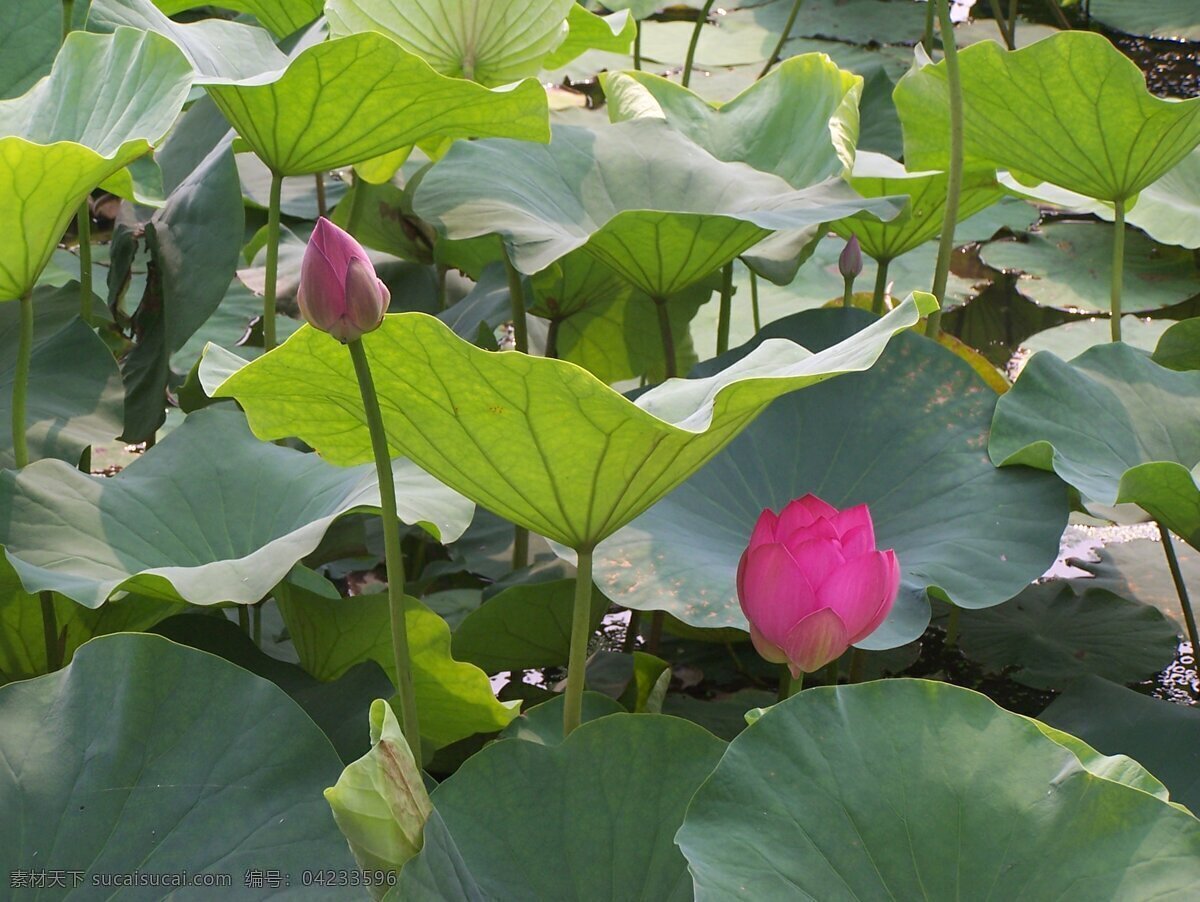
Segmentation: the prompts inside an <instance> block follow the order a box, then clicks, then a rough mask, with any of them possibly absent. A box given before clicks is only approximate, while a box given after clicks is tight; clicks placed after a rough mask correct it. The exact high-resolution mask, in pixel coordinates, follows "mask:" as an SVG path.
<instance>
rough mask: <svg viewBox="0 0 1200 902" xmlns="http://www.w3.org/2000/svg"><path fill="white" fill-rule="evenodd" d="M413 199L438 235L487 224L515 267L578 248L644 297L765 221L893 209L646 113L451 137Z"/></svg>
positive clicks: (764, 227)
mask: <svg viewBox="0 0 1200 902" xmlns="http://www.w3.org/2000/svg"><path fill="white" fill-rule="evenodd" d="M496 172H504V173H506V176H507V177H506V178H505V179H503V180H497V179H495V178H493V177H492V174H493V173H496ZM413 206H414V209H415V210H416V212H417V214H418V215H420V216H421V217H422V218H423V219H426V220H427V221H429V222H432V223H433V224H434V225H435V226H437V228H438V229H439V230H440V231H441V232H443V234H445V235H446V236H447V237H448V238H452V239H462V238H475V237H477V236H480V235H487V234H489V233H496V234H499V235H500V236H501V238H502V239H503V240H504V242H505V244H506V245H507V247H508V250H509V253H510V255H511V257H512V260H513V263H514V265H515V266H516V267H517V268H518V269H519V270H520V271H521V272H524V273H528V274H532V273H536V272H540V271H541V270H543V269H545V268H546V267H547V266H549V265H550V264H551V263H554V262H555V261H556V260H559V259H561V258H562V257H565V256H566V255H567V254H568V253H570V252H571V251H573V250H575V249H576V248H580V247H584V248H586V249H587V251H588V252H589V253H591V254H594V255H595V256H596V257H598V258H599V259H600V260H602V261H603V262H605V263H607V264H608V265H609V266H610V267H612V268H613V269H614V270H616V271H617V272H619V273H621V274H622V275H623V276H625V278H627V279H629V280H630V281H631V282H633V283H634V284H635V285H637V286H638V287H639V288H641V289H642V290H643V291H645V292H646V293H647V294H649V295H650V296H651V297H655V298H664V297H667V296H669V295H672V294H675V293H677V292H680V291H682V290H683V289H685V288H687V287H688V286H689V285H692V284H694V283H696V282H698V281H700V280H701V279H703V278H704V277H705V276H707V275H709V274H710V273H712V272H715V271H716V270H718V269H720V268H721V267H722V266H723V265H725V264H726V263H728V262H729V261H730V260H732V259H733V258H734V257H736V256H738V255H739V254H740V253H742V252H743V251H746V250H748V249H749V248H750V247H752V246H753V245H754V244H756V243H757V242H759V241H761V240H762V239H763V238H765V237H767V236H768V235H769V234H771V232H772V231H775V230H778V229H804V228H808V227H810V226H814V225H817V224H819V223H821V222H826V221H829V220H833V219H840V218H842V217H843V216H849V215H851V214H853V213H858V212H862V211H868V212H871V213H873V214H876V215H880V216H891V215H892V214H893V213H894V211H895V208H894V207H893V206H892V204H890V203H889V202H888V201H886V200H882V199H875V200H864V199H862V198H860V197H859V196H858V195H857V194H855V193H854V192H853V191H852V190H851V189H850V188H849V186H847V185H846V184H845V183H844V182H842V181H841V180H840V179H828V180H826V181H823V182H818V183H817V184H815V185H812V186H810V187H807V188H804V189H799V190H797V189H793V188H791V186H790V185H788V184H787V182H785V181H783V180H782V179H780V178H779V177H778V176H774V175H770V174H769V173H765V172H758V171H756V170H753V169H750V168H748V167H746V166H744V165H739V164H737V163H725V162H722V161H721V160H718V159H716V158H715V157H713V156H711V155H710V154H709V153H708V152H706V151H705V150H703V149H702V148H701V147H699V146H697V145H696V144H694V143H693V142H692V141H690V140H688V138H687V137H685V136H684V135H682V134H680V133H679V132H677V131H675V130H674V129H672V128H671V127H670V126H668V125H667V124H666V123H665V122H662V121H657V120H653V119H652V120H648V121H647V120H632V121H629V122H618V123H616V124H614V125H612V126H610V127H608V128H605V129H602V130H600V131H596V132H593V131H591V130H589V129H586V128H578V127H571V126H562V127H559V128H556V129H555V130H554V140H553V142H552V143H550V144H549V145H534V144H530V143H528V142H522V141H474V142H471V143H466V142H463V143H460V144H458V145H456V146H455V147H453V148H451V150H450V152H449V153H448V154H446V156H445V157H444V158H443V159H442V160H441V161H440V162H439V163H437V164H436V165H435V166H434V167H433V168H432V169H431V170H430V171H429V172H428V174H427V175H426V176H425V177H424V178H423V179H422V181H421V184H420V187H419V188H418V189H417V192H416V196H415V198H414V201H413Z"/></svg>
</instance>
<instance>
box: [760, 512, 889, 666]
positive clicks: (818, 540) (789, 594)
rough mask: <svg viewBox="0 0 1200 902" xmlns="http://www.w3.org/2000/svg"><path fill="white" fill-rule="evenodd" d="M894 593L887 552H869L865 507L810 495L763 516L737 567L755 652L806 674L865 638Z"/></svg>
mask: <svg viewBox="0 0 1200 902" xmlns="http://www.w3.org/2000/svg"><path fill="white" fill-rule="evenodd" d="M899 587H900V567H899V564H898V563H897V561H896V553H895V552H894V551H890V550H889V551H879V550H878V549H876V547H875V529H874V526H873V525H872V523H871V513H870V511H869V510H867V506H866V505H865V504H860V505H858V506H857V507H851V508H847V509H846V510H841V511H839V510H838V509H837V508H835V507H833V506H831V505H829V504H826V503H825V502H824V501H822V500H821V499H820V498H817V497H816V496H815V495H805V496H804V497H803V498H798V499H796V500H795V501H792V502H791V503H789V504H788V505H787V506H786V507H785V508H784V509H783V510H782V511H781V512H780V513H779V515H778V516H776V515H775V514H774V513H773V512H772V511H770V510H765V511H763V512H762V514H761V515H760V516H759V518H758V522H757V523H756V524H755V525H754V532H753V533H752V534H751V536H750V544H749V545H748V546H747V548H746V550H745V552H743V554H742V559H741V561H740V562H739V563H738V572H737V591H738V601H739V602H740V603H741V606H742V611H743V613H745V615H746V619H747V620H748V621H750V638H751V639H752V640H753V642H754V647H755V648H756V649H757V650H758V653H759V654H760V655H762V656H763V657H764V658H766V659H767V660H768V661H772V662H774V663H777V664H787V666H788V669H789V670H790V671H791V673H792V676H793V677H798V676H800V674H802V673H812V672H813V671H815V670H819V669H820V668H822V667H824V666H825V665H826V664H828V663H829V662H830V661H832V660H834V659H835V658H838V657H841V655H842V653H843V652H845V651H846V649H847V648H849V647H850V646H851V645H853V644H855V643H857V642H861V641H862V640H863V639H865V638H867V636H869V635H871V633H873V632H874V631H875V630H876V629H877V628H878V627H879V625H880V624H881V623H883V621H884V619H885V618H886V617H887V615H888V612H890V611H891V609H892V604H893V602H895V600H896V592H897V591H898V589H899Z"/></svg>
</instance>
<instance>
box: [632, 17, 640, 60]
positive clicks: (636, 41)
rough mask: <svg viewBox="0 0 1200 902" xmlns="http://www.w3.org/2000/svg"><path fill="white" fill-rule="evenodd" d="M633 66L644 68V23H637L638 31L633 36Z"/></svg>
mask: <svg viewBox="0 0 1200 902" xmlns="http://www.w3.org/2000/svg"><path fill="white" fill-rule="evenodd" d="M633 68H634V69H636V70H638V71H641V68H642V23H641V22H638V23H637V32H636V33H635V34H634V36H633Z"/></svg>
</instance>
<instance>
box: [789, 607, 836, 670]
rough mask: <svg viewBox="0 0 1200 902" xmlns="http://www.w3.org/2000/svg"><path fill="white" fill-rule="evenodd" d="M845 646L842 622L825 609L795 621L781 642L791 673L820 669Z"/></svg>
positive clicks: (834, 613) (833, 612)
mask: <svg viewBox="0 0 1200 902" xmlns="http://www.w3.org/2000/svg"><path fill="white" fill-rule="evenodd" d="M849 647H850V636H849V633H848V632H847V631H846V624H845V623H843V622H842V618H841V617H839V616H838V615H837V612H836V611H832V610H830V609H829V608H822V609H821V610H819V611H814V612H813V613H811V614H809V615H808V616H807V617H805V618H804V619H803V620H801V621H800V622H799V623H797V624H796V625H795V626H794V627H792V630H791V632H789V633H788V635H787V639H786V640H785V641H784V644H783V650H784V651H785V652H787V658H788V663H789V664H790V665H791V666H792V668H793V673H795V672H796V671H798V670H799V671H803V672H804V673H812V672H813V671H815V670H820V669H821V668H822V667H824V666H825V665H826V664H828V663H829V662H830V661H832V660H833V659H834V658H837V657H840V656H841V654H842V653H843V652H844V651H845V650H846V649H847V648H849Z"/></svg>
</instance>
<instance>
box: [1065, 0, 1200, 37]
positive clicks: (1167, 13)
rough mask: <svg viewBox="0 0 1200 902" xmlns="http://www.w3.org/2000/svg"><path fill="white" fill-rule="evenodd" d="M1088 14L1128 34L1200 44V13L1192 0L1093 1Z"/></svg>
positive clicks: (1089, 5)
mask: <svg viewBox="0 0 1200 902" xmlns="http://www.w3.org/2000/svg"><path fill="white" fill-rule="evenodd" d="M1088 15H1089V16H1091V18H1093V19H1095V20H1096V21H1097V22H1103V23H1104V24H1105V25H1107V26H1108V27H1109V28H1112V29H1114V30H1116V31H1123V32H1125V33H1126V34H1139V35H1152V36H1154V37H1156V38H1170V39H1173V40H1176V41H1200V11H1198V10H1197V9H1196V4H1195V3H1193V2H1192V0H1142V2H1141V3H1122V2H1121V0H1092V2H1090V3H1089V4H1088Z"/></svg>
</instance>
